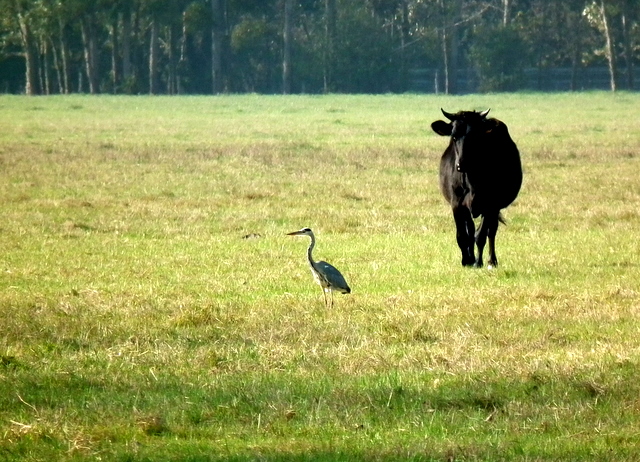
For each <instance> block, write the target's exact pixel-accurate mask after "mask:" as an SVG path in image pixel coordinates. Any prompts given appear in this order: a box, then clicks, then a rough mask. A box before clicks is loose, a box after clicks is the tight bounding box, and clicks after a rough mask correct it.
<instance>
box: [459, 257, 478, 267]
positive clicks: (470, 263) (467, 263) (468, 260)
mask: <svg viewBox="0 0 640 462" xmlns="http://www.w3.org/2000/svg"><path fill="white" fill-rule="evenodd" d="M475 264H476V260H475V259H474V258H463V259H462V266H474V265H475Z"/></svg>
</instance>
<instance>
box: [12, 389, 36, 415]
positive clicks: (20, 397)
mask: <svg viewBox="0 0 640 462" xmlns="http://www.w3.org/2000/svg"><path fill="white" fill-rule="evenodd" d="M16 395H17V396H18V399H19V400H20V402H21V403H22V404H25V405H27V406H29V407H30V408H31V409H33V412H35V413H36V415H39V414H40V413H39V412H38V409H36V407H35V406H34V405H33V404H29V403H27V402H26V401H25V400H24V399H22V396H20V395H18V394H17V393H16Z"/></svg>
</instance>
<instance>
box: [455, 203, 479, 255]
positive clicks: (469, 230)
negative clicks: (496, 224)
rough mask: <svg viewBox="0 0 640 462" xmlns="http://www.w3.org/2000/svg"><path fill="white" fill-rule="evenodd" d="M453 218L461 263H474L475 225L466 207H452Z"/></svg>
mask: <svg viewBox="0 0 640 462" xmlns="http://www.w3.org/2000/svg"><path fill="white" fill-rule="evenodd" d="M453 218H454V220H455V221H456V239H457V241H458V247H460V251H461V252H462V265H463V266H471V265H473V264H474V263H475V261H476V257H475V254H474V233H475V225H474V223H473V218H472V217H471V212H470V211H469V209H468V208H466V207H463V206H457V207H454V208H453Z"/></svg>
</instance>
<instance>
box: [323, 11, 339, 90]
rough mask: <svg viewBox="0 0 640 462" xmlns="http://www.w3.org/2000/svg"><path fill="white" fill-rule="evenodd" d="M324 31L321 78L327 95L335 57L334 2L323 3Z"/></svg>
mask: <svg viewBox="0 0 640 462" xmlns="http://www.w3.org/2000/svg"><path fill="white" fill-rule="evenodd" d="M324 16H325V17H324V28H325V29H324V31H325V47H324V53H323V63H322V77H323V86H324V89H323V90H324V92H325V93H329V92H330V91H331V84H332V80H333V61H334V55H335V41H336V22H337V11H336V0H325V2H324Z"/></svg>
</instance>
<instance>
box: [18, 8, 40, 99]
mask: <svg viewBox="0 0 640 462" xmlns="http://www.w3.org/2000/svg"><path fill="white" fill-rule="evenodd" d="M18 22H19V24H20V38H21V39H22V48H23V49H24V55H25V61H26V62H25V64H26V72H25V83H26V88H25V92H26V94H27V95H39V94H40V93H42V87H41V86H40V69H39V57H38V47H37V45H36V41H35V39H34V38H33V34H32V32H31V25H30V24H29V22H28V20H27V18H26V17H25V16H24V15H23V14H22V13H18Z"/></svg>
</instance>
